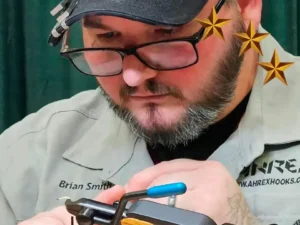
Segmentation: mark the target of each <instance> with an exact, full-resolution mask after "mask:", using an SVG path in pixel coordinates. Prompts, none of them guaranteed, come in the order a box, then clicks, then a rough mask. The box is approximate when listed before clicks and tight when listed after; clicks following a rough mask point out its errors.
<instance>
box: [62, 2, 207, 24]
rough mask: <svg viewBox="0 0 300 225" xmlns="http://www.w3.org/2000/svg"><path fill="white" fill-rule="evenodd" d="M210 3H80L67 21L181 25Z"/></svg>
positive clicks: (68, 22) (70, 22)
mask: <svg viewBox="0 0 300 225" xmlns="http://www.w3.org/2000/svg"><path fill="white" fill-rule="evenodd" d="M206 3H207V0H80V1H79V3H78V5H77V7H76V8H75V9H74V11H73V12H72V13H71V15H69V17H68V18H67V19H66V24H67V25H68V26H71V25H72V24H73V23H75V22H77V21H79V20H81V19H82V18H83V17H85V16H90V15H109V16H117V17H123V18H127V19H130V20H135V21H140V22H143V23H147V24H151V25H169V26H180V25H183V24H186V23H188V22H190V21H191V20H193V19H194V18H195V17H196V16H197V15H198V14H199V12H200V11H201V9H202V8H203V7H204V6H205V4H206Z"/></svg>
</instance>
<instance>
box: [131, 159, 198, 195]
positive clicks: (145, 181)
mask: <svg viewBox="0 0 300 225" xmlns="http://www.w3.org/2000/svg"><path fill="white" fill-rule="evenodd" d="M200 164H201V162H199V161H196V160H189V159H178V160H172V161H168V162H163V163H160V164H157V165H155V166H152V167H149V168H147V169H144V170H142V171H141V172H139V173H137V174H135V175H134V176H133V177H132V178H131V179H130V180H129V182H128V183H127V185H125V189H126V191H127V192H130V191H138V190H143V189H147V188H148V187H149V186H150V184H151V183H152V182H153V180H154V179H157V178H158V177H159V176H163V175H165V174H167V173H173V172H178V171H180V172H183V171H192V170H196V169H199V167H200Z"/></svg>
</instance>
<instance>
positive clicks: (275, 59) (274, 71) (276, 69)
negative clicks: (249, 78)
mask: <svg viewBox="0 0 300 225" xmlns="http://www.w3.org/2000/svg"><path fill="white" fill-rule="evenodd" d="M258 64H259V65H260V66H261V67H262V68H264V69H265V70H266V71H268V73H267V76H266V78H265V81H264V85H265V84H267V83H268V82H270V81H271V80H273V79H274V78H275V77H276V78H277V79H279V80H280V81H281V82H282V83H284V84H285V85H288V84H287V81H286V78H285V75H284V73H283V71H284V70H286V69H287V68H289V67H290V66H291V65H292V64H294V63H293V62H280V60H279V56H278V53H277V51H276V49H275V50H274V53H273V56H272V60H271V62H260V63H258Z"/></svg>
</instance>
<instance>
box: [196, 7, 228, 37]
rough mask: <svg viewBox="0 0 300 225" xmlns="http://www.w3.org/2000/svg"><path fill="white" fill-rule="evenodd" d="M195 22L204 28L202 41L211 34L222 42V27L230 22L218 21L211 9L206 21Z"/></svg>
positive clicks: (214, 11) (225, 20)
mask: <svg viewBox="0 0 300 225" xmlns="http://www.w3.org/2000/svg"><path fill="white" fill-rule="evenodd" d="M197 21H198V22H199V23H200V24H201V25H202V26H204V27H205V31H204V34H203V37H202V40H204V39H206V38H208V37H209V36H211V35H212V34H215V35H217V36H218V37H220V38H221V39H223V40H224V35H223V31H222V27H223V26H224V25H225V24H226V23H228V22H229V21H230V19H218V16H217V13H216V9H215V7H213V9H212V12H211V14H210V15H209V17H208V19H205V20H199V19H197Z"/></svg>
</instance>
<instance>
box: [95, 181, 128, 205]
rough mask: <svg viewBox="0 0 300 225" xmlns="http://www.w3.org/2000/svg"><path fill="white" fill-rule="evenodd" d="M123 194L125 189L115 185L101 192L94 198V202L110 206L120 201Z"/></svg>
mask: <svg viewBox="0 0 300 225" xmlns="http://www.w3.org/2000/svg"><path fill="white" fill-rule="evenodd" d="M124 194H125V188H124V187H122V186H120V185H115V186H114V187H112V188H110V189H107V190H106V191H103V192H101V193H100V194H99V195H98V196H97V197H96V198H95V200H96V201H99V202H103V203H106V204H112V203H114V202H115V201H118V200H120V198H121V197H122V196H123V195H124Z"/></svg>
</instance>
